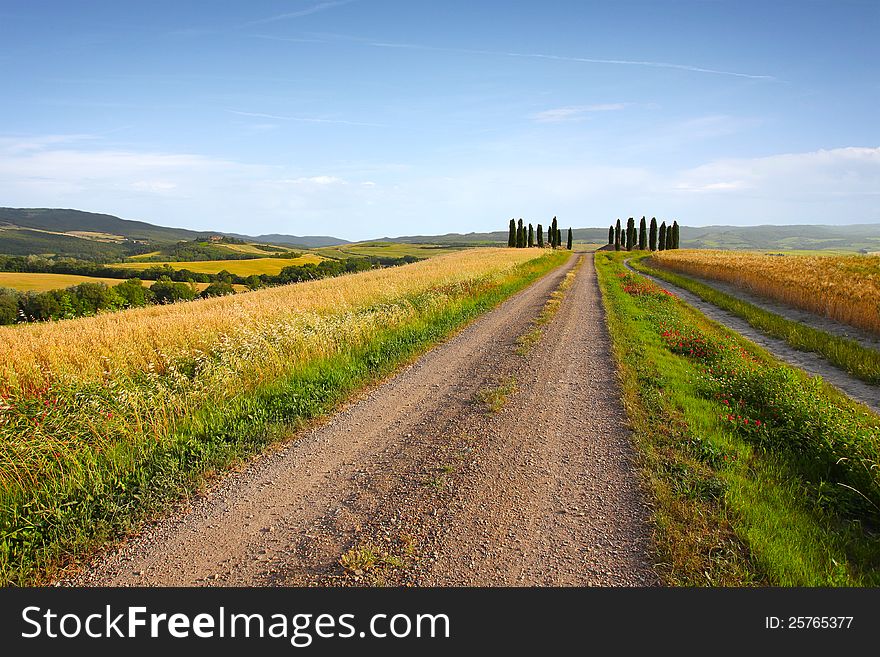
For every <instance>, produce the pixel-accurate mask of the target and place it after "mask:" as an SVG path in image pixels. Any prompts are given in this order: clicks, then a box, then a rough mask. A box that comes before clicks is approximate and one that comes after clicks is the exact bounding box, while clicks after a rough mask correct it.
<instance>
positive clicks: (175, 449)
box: [0, 249, 567, 584]
mask: <svg viewBox="0 0 880 657" xmlns="http://www.w3.org/2000/svg"><path fill="white" fill-rule="evenodd" d="M566 257H567V254H564V253H556V254H549V253H546V252H545V251H543V250H541V251H538V250H536V249H522V250H512V249H480V250H479V251H468V252H464V253H458V254H453V255H448V256H443V257H439V258H433V259H431V260H426V261H423V262H418V263H414V264H411V265H407V266H403V267H395V268H390V269H383V270H371V271H368V272H363V273H360V274H354V275H349V276H342V277H338V278H333V279H322V280H317V281H313V282H308V283H302V284H296V285H287V286H280V287H274V288H270V289H265V290H259V291H256V292H252V293H249V294H243V295H236V296H231V297H218V298H211V299H206V300H199V301H193V302H188V303H179V304H174V305H170V306H153V307H147V308H139V309H133V310H127V311H122V312H117V313H112V314H107V315H99V316H95V317H89V318H82V319H73V320H64V321H58V322H52V323H46V324H35V325H28V326H18V327H2V328H0V584H2V583H11V582H16V583H25V582H34V581H39V580H40V578H41V577H42V576H44V575H41V573H44V574H45V573H48V572H50V571H51V570H52V569H53V568H57V567H58V565H59V563H60V562H62V561H63V560H64V559H66V558H68V557H69V556H70V555H73V554H77V553H81V552H82V551H83V550H87V549H88V548H89V547H92V546H94V545H97V544H100V543H101V542H102V541H105V540H108V539H109V538H112V537H113V536H117V535H119V533H121V532H124V531H127V530H128V529H129V528H130V527H131V526H132V523H135V522H137V521H138V520H139V519H143V518H145V517H148V516H149V514H150V513H155V512H156V510H157V509H159V508H163V505H165V504H167V503H169V502H170V501H173V500H174V499H176V498H177V496H178V495H180V494H181V493H182V492H185V491H187V490H191V489H192V487H193V486H196V485H198V484H199V482H200V481H201V480H202V479H201V477H203V476H204V473H207V472H211V471H214V470H217V469H221V468H223V467H226V466H227V465H228V464H229V463H231V462H233V461H234V459H235V458H237V457H239V456H240V455H242V454H246V453H252V452H254V451H257V450H258V449H260V448H261V447H262V446H263V445H265V444H267V443H270V442H272V441H273V440H277V439H278V436H279V434H280V435H283V434H284V432H285V431H286V430H287V428H289V427H290V426H291V425H292V424H296V423H297V422H302V421H303V420H304V419H307V418H309V417H312V416H314V415H316V414H318V413H321V412H323V411H324V410H326V409H327V408H328V406H329V405H331V404H332V403H334V402H335V401H336V400H338V399H339V398H340V396H341V395H343V394H345V393H346V392H347V391H349V390H351V389H353V388H356V387H357V386H359V385H363V383H365V382H366V381H368V380H371V379H372V378H374V377H376V376H380V375H382V374H383V373H385V372H387V371H389V369H390V368H393V367H394V366H396V365H397V364H398V363H399V362H400V361H402V360H405V359H407V358H410V357H412V356H413V355H414V354H416V353H418V352H419V351H420V350H423V349H425V348H427V347H429V346H430V345H431V344H432V343H433V342H434V341H436V340H437V339H439V338H441V337H442V336H443V335H445V334H446V333H447V332H448V331H450V330H452V329H454V328H455V327H456V326H459V325H460V324H461V323H462V322H464V321H466V320H467V319H469V318H470V317H473V316H474V315H475V314H477V313H479V312H481V311H482V310H485V309H486V308H487V307H488V306H490V305H491V304H493V303H497V302H498V301H500V300H501V299H502V298H504V297H505V296H506V295H508V294H510V293H512V292H513V291H516V290H517V289H521V288H522V287H523V286H524V285H526V284H527V283H528V282H530V281H532V280H534V279H535V278H536V277H537V276H540V275H541V274H543V273H545V272H546V271H547V270H548V269H550V268H552V267H553V266H556V265H558V264H559V263H561V262H562V261H563V260H564V259H565V258H566Z"/></svg>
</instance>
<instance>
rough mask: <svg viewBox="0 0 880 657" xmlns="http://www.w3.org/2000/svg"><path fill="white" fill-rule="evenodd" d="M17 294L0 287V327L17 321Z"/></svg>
mask: <svg viewBox="0 0 880 657" xmlns="http://www.w3.org/2000/svg"><path fill="white" fill-rule="evenodd" d="M19 296H20V295H19V294H18V292H16V291H15V290H11V289H9V288H6V287H0V326H2V325H3V324H15V322H17V321H18V298H19Z"/></svg>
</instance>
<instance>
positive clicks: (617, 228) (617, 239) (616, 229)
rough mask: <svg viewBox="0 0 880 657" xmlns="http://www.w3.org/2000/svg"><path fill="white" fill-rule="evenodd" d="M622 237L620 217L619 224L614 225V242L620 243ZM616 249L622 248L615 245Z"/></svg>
mask: <svg viewBox="0 0 880 657" xmlns="http://www.w3.org/2000/svg"><path fill="white" fill-rule="evenodd" d="M620 237H621V235H620V219H618V220H617V225H616V226H615V227H614V243H615V244H617V245H619V244H620ZM615 249H616V250H617V251H620V249H619V248H617V247H615Z"/></svg>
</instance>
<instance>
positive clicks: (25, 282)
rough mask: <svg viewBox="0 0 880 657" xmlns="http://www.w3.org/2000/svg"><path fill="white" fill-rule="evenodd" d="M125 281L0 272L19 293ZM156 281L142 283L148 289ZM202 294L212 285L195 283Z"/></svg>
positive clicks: (240, 288) (239, 288) (3, 282)
mask: <svg viewBox="0 0 880 657" xmlns="http://www.w3.org/2000/svg"><path fill="white" fill-rule="evenodd" d="M124 282H125V281H124V280H123V279H120V278H101V277H99V276H77V275H75V274H31V273H26V272H25V273H22V272H14V271H2V272H0V287H8V288H12V289H13V290H18V291H19V292H48V291H49V290H63V289H65V288H68V287H71V286H74V285H79V284H80V283H103V284H104V285H106V286H107V287H113V286H114V285H119V284H120V283H124ZM155 282H156V281H141V283H142V284H143V285H145V286H147V287H149V286H150V285H152V284H153V283H155ZM193 285H195V286H196V289H197V290H198V291H199V292H201V291H202V290H204V289H205V288H206V287H208V286H209V285H210V283H193ZM232 287H233V288H235V291H236V292H244V291H245V290H247V288H246V287H245V286H244V285H233V286H232Z"/></svg>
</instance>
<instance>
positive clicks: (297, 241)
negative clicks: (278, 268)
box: [218, 233, 351, 249]
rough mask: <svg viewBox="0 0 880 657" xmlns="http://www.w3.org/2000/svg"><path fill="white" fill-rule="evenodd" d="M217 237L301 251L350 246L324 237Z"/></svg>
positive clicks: (337, 239)
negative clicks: (299, 249)
mask: <svg viewBox="0 0 880 657" xmlns="http://www.w3.org/2000/svg"><path fill="white" fill-rule="evenodd" d="M218 235H226V236H228V237H237V238H239V239H243V240H247V241H249V242H262V243H265V244H280V245H282V246H295V247H299V248H301V249H317V248H320V247H322V246H339V245H341V244H351V242H349V241H348V240H342V239H339V238H338V237H330V236H325V235H304V236H301V237H300V236H298V235H279V234H278V233H270V234H269V235H237V234H236V233H218Z"/></svg>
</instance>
